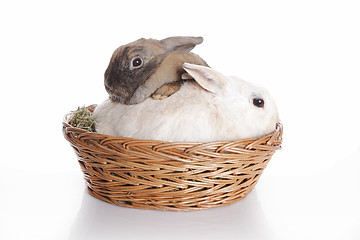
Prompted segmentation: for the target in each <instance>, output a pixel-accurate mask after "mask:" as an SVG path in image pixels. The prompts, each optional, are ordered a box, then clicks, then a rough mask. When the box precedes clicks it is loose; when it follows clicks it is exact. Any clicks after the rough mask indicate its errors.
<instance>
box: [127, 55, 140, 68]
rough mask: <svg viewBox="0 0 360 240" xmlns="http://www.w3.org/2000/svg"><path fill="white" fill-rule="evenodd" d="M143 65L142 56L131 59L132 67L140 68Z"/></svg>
mask: <svg viewBox="0 0 360 240" xmlns="http://www.w3.org/2000/svg"><path fill="white" fill-rule="evenodd" d="M142 65H143V60H142V59H141V57H134V58H133V59H131V65H130V69H134V68H139V67H141V66H142Z"/></svg>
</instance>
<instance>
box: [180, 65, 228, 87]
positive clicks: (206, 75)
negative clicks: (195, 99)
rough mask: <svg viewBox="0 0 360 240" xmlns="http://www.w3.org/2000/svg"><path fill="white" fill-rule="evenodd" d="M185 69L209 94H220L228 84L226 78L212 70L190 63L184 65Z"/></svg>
mask: <svg viewBox="0 0 360 240" xmlns="http://www.w3.org/2000/svg"><path fill="white" fill-rule="evenodd" d="M183 68H184V69H185V70H186V71H187V72H188V73H189V74H190V75H191V76H193V77H194V79H195V81H196V82H197V83H198V84H200V86H201V87H203V88H204V89H206V90H208V91H209V92H212V93H218V92H219V91H220V90H221V89H223V86H224V84H225V83H226V77H225V76H224V75H222V74H221V73H219V72H217V71H215V70H214V69H212V68H209V67H205V66H201V65H195V64H190V63H184V65H183Z"/></svg>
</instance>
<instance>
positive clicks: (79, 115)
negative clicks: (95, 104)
mask: <svg viewBox="0 0 360 240" xmlns="http://www.w3.org/2000/svg"><path fill="white" fill-rule="evenodd" d="M70 115H72V117H71V119H70V121H69V124H70V125H71V126H73V127H77V128H81V129H84V130H86V131H89V132H95V131H96V130H95V119H94V116H93V114H92V111H90V110H89V108H87V107H78V109H77V110H76V111H72V112H71V113H70Z"/></svg>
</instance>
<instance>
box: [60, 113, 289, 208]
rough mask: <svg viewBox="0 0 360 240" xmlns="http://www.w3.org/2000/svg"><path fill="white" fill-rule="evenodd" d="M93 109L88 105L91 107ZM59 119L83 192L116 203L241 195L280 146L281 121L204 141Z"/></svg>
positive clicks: (190, 203)
mask: <svg viewBox="0 0 360 240" xmlns="http://www.w3.org/2000/svg"><path fill="white" fill-rule="evenodd" d="M92 109H93V108H92ZM71 117H72V115H71V114H69V115H67V117H65V118H64V121H63V132H64V136H65V138H66V140H68V141H69V142H70V144H71V146H72V147H73V148H74V149H75V152H76V154H77V156H78V161H79V163H80V166H81V169H82V171H83V173H84V178H85V180H86V182H87V186H88V191H89V193H90V194H91V195H93V196H94V197H96V198H98V199H101V200H104V201H106V202H109V203H112V204H116V205H119V206H125V207H132V208H140V209H157V210H171V211H190V210H200V209H207V208H212V207H219V206H226V205H229V204H232V203H235V202H237V201H239V200H241V199H243V198H245V197H246V196H247V194H248V193H249V192H250V191H251V190H252V189H253V188H254V186H255V185H256V183H257V181H258V180H259V177H260V175H261V173H262V172H263V170H264V169H265V167H266V165H267V164H268V162H269V160H270V159H271V157H272V155H273V154H274V153H275V151H276V150H278V149H280V148H281V141H282V131H283V128H282V124H281V123H278V124H277V126H276V130H275V131H274V132H273V133H272V134H269V135H266V136H264V137H261V138H252V139H241V140H239V141H223V142H209V143H191V142H164V141H152V140H138V139H132V138H126V137H112V136H109V135H103V134H98V133H94V132H89V131H86V130H83V129H80V128H76V127H73V126H71V125H70V124H69V120H70V119H71Z"/></svg>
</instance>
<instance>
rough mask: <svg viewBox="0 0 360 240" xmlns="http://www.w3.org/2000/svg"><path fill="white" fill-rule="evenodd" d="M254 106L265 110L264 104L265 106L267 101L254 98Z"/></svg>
mask: <svg viewBox="0 0 360 240" xmlns="http://www.w3.org/2000/svg"><path fill="white" fill-rule="evenodd" d="M253 104H254V105H255V106H256V107H259V108H263V107H264V104H265V101H264V99H262V98H254V99H253Z"/></svg>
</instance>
